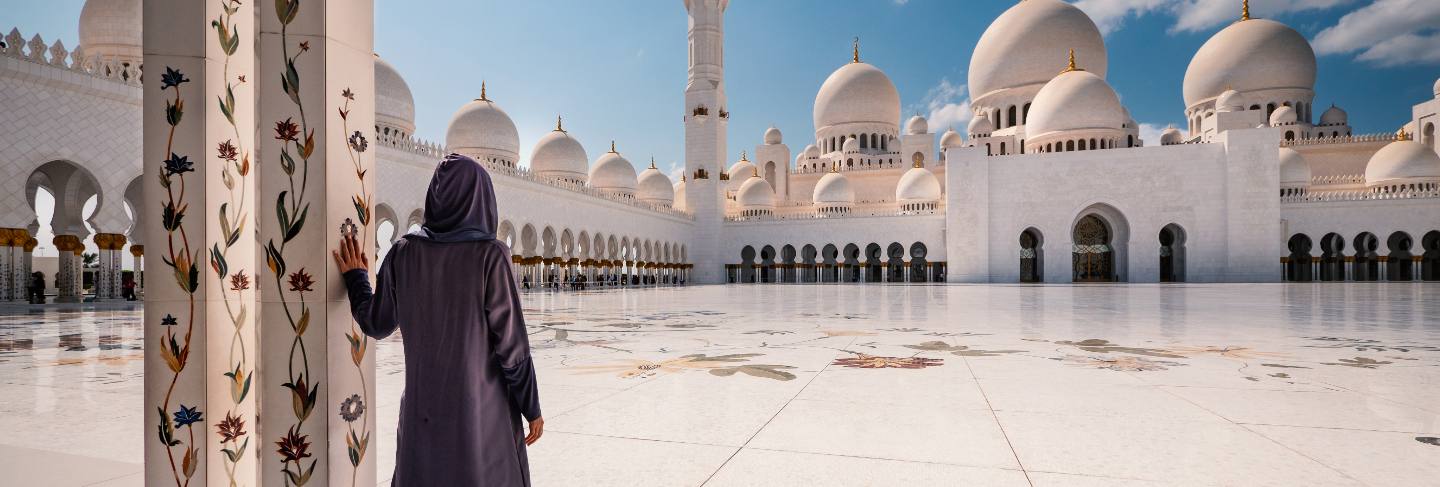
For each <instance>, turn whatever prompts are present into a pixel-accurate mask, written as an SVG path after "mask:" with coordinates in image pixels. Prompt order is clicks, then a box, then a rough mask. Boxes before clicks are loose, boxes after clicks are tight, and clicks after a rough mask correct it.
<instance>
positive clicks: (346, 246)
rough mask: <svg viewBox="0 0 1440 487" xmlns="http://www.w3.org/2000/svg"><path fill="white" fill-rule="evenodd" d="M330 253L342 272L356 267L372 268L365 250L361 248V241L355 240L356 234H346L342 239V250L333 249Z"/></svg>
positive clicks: (337, 267)
mask: <svg viewBox="0 0 1440 487" xmlns="http://www.w3.org/2000/svg"><path fill="white" fill-rule="evenodd" d="M330 255H331V257H334V258H335V267H336V269H338V270H339V271H340V273H341V274H344V273H346V272H349V271H353V270H355V269H362V270H366V271H368V270H370V262H369V261H368V260H367V259H366V257H365V252H364V251H361V250H360V242H359V241H357V240H355V236H354V235H346V236H345V238H344V239H343V240H341V241H340V250H332V251H330Z"/></svg>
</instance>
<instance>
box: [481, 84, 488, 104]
mask: <svg viewBox="0 0 1440 487" xmlns="http://www.w3.org/2000/svg"><path fill="white" fill-rule="evenodd" d="M480 101H490V99H489V98H486V97H485V82H484V81H481V82H480Z"/></svg>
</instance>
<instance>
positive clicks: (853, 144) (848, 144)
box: [840, 138, 860, 152]
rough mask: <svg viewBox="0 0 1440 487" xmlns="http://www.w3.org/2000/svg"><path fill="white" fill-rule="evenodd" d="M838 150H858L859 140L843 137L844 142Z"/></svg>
mask: <svg viewBox="0 0 1440 487" xmlns="http://www.w3.org/2000/svg"><path fill="white" fill-rule="evenodd" d="M840 152H860V140H859V139H855V138H848V139H845V143H844V144H842V145H841V146H840Z"/></svg>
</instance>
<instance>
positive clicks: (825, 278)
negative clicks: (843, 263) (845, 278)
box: [820, 244, 840, 282]
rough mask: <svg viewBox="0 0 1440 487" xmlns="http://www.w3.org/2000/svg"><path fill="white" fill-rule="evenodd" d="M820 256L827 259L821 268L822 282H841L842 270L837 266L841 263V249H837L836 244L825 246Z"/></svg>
mask: <svg viewBox="0 0 1440 487" xmlns="http://www.w3.org/2000/svg"><path fill="white" fill-rule="evenodd" d="M820 255H821V256H822V257H824V258H825V264H824V266H823V267H821V278H820V282H836V281H838V280H840V268H839V267H837V266H836V264H837V263H838V262H839V260H838V259H839V257H840V249H837V248H835V244H825V248H824V249H822V250H821V251H820Z"/></svg>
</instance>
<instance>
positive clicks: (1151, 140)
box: [1140, 123, 1174, 147]
mask: <svg viewBox="0 0 1440 487" xmlns="http://www.w3.org/2000/svg"><path fill="white" fill-rule="evenodd" d="M1173 125H1174V124H1165V125H1163V126H1162V125H1160V124H1155V123H1141V124H1140V140H1143V141H1145V147H1158V146H1159V145H1160V132H1164V131H1165V129H1167V128H1170V127H1172V126H1173Z"/></svg>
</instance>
